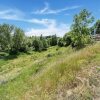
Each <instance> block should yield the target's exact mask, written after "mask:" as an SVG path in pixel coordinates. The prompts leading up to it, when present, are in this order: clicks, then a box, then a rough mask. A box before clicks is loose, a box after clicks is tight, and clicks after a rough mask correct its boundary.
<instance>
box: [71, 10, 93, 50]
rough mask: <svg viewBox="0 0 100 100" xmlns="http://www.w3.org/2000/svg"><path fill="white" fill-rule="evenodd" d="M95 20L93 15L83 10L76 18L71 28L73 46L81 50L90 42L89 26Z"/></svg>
mask: <svg viewBox="0 0 100 100" xmlns="http://www.w3.org/2000/svg"><path fill="white" fill-rule="evenodd" d="M93 20H94V18H93V17H92V16H91V13H90V12H88V11H87V10H86V9H83V10H82V11H81V12H80V13H79V14H76V15H75V16H74V20H73V24H72V27H71V31H72V32H71V39H72V42H73V43H72V44H73V45H74V46H77V47H79V48H81V47H82V46H84V44H85V43H87V42H88V39H89V37H90V28H89V25H90V24H91V23H92V22H93Z"/></svg>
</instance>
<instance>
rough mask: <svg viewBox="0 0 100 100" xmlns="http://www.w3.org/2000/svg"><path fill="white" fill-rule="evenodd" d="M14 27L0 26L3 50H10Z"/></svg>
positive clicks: (0, 41)
mask: <svg viewBox="0 0 100 100" xmlns="http://www.w3.org/2000/svg"><path fill="white" fill-rule="evenodd" d="M13 29H14V27H13V26H12V25H9V24H2V25H0V46H1V48H2V49H4V50H5V49H10V47H11V43H12V36H11V33H12V32H13Z"/></svg>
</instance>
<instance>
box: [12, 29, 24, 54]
mask: <svg viewBox="0 0 100 100" xmlns="http://www.w3.org/2000/svg"><path fill="white" fill-rule="evenodd" d="M23 50H25V34H24V31H23V30H22V29H20V28H15V31H14V35H13V45H12V48H11V51H12V53H13V52H14V53H18V52H20V51H21V52H24V51H23Z"/></svg>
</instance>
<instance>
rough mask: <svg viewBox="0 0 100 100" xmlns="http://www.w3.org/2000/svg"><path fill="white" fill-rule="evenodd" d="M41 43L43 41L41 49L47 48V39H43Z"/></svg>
mask: <svg viewBox="0 0 100 100" xmlns="http://www.w3.org/2000/svg"><path fill="white" fill-rule="evenodd" d="M42 43H43V50H47V48H48V42H47V40H46V39H43V40H42Z"/></svg>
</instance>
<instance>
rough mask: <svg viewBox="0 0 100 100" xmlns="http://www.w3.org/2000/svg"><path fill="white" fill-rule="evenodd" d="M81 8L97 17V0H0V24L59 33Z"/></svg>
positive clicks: (36, 32)
mask: <svg viewBox="0 0 100 100" xmlns="http://www.w3.org/2000/svg"><path fill="white" fill-rule="evenodd" d="M84 8H85V9H87V10H89V11H90V12H92V15H93V16H94V17H95V20H97V19H99V18H100V0H0V24H2V23H7V24H12V25H15V26H17V27H20V28H22V29H23V30H24V31H25V34H26V35H27V36H33V35H34V36H39V35H41V34H43V35H44V36H46V35H53V34H57V35H58V36H63V35H64V34H65V33H66V32H68V31H70V26H71V24H72V22H73V16H74V15H75V14H77V13H79V12H80V11H81V10H82V9H84Z"/></svg>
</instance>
